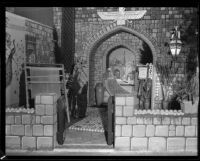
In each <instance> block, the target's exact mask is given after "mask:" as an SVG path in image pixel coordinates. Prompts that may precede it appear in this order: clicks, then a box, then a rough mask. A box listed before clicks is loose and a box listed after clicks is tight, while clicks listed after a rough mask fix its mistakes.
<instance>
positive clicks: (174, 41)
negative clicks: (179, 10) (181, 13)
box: [169, 26, 182, 57]
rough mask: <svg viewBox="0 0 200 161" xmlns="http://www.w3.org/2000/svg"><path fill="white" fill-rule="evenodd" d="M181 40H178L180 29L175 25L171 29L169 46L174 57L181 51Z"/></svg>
mask: <svg viewBox="0 0 200 161" xmlns="http://www.w3.org/2000/svg"><path fill="white" fill-rule="evenodd" d="M181 46H182V42H181V40H180V31H179V30H178V26H175V29H174V30H173V31H172V35H171V39H170V43H169V47H170V51H171V53H172V56H173V57H174V56H175V57H176V56H178V55H179V53H180V51H181Z"/></svg>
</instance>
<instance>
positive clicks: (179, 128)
mask: <svg viewBox="0 0 200 161" xmlns="http://www.w3.org/2000/svg"><path fill="white" fill-rule="evenodd" d="M176 136H184V126H176Z"/></svg>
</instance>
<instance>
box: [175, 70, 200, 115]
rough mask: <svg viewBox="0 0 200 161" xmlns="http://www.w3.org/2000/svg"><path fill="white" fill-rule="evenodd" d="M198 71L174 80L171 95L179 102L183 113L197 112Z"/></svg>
mask: <svg viewBox="0 0 200 161" xmlns="http://www.w3.org/2000/svg"><path fill="white" fill-rule="evenodd" d="M198 79H199V71H198V68H197V72H196V74H193V75H192V76H191V77H189V80H188V77H187V76H185V77H184V78H182V79H181V80H177V81H176V85H175V87H174V94H173V96H174V97H176V99H177V101H178V102H179V103H180V104H181V108H182V110H183V112H184V113H197V111H198V104H199V80H198Z"/></svg>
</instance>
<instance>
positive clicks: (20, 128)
mask: <svg viewBox="0 0 200 161" xmlns="http://www.w3.org/2000/svg"><path fill="white" fill-rule="evenodd" d="M11 134H12V135H17V136H23V135H24V125H11Z"/></svg>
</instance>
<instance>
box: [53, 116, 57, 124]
mask: <svg viewBox="0 0 200 161" xmlns="http://www.w3.org/2000/svg"><path fill="white" fill-rule="evenodd" d="M56 122H57V115H53V123H56Z"/></svg>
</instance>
